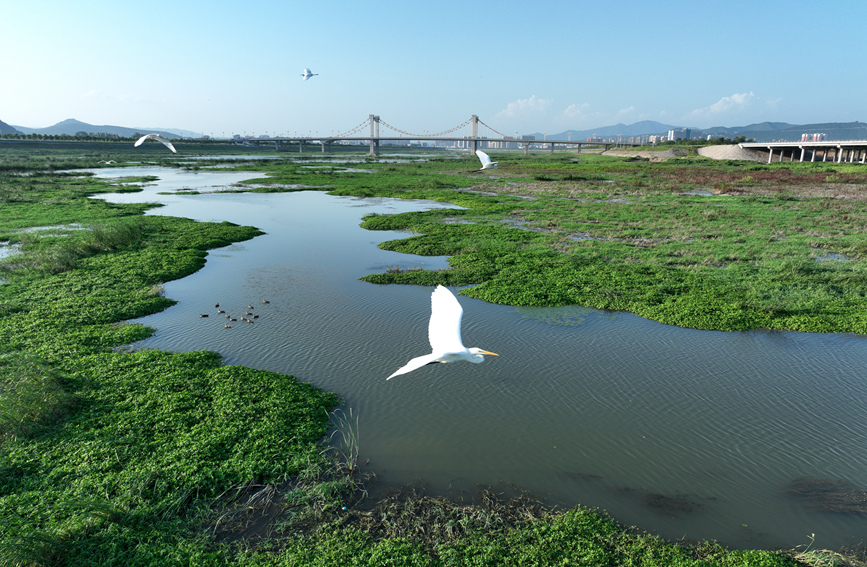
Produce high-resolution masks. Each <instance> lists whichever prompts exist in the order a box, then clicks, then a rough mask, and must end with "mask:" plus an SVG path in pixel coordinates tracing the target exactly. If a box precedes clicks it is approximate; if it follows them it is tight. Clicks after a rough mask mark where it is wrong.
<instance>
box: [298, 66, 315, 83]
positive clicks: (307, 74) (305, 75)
mask: <svg viewBox="0 0 867 567" xmlns="http://www.w3.org/2000/svg"><path fill="white" fill-rule="evenodd" d="M318 74H319V73H313V72H311V71H310V69H308V68H306V67H305V68H304V72H303V73H301V78H302V79H304V80H305V81H306V80H307V79H309V78H310V77H315V76H316V75H318Z"/></svg>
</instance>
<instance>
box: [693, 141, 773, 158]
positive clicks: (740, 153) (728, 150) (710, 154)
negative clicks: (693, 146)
mask: <svg viewBox="0 0 867 567" xmlns="http://www.w3.org/2000/svg"><path fill="white" fill-rule="evenodd" d="M762 153H764V157H763V156H762ZM698 155H700V156H704V157H707V158H711V159H743V160H749V161H768V153H767V152H754V151H753V150H745V149H744V148H742V147H740V146H738V145H726V146H705V147H703V148H699V149H698Z"/></svg>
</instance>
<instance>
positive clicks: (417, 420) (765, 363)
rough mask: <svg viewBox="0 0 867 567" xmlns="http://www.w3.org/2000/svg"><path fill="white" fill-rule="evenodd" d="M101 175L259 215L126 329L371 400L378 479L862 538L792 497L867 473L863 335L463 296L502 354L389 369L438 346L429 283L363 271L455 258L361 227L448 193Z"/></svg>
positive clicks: (788, 535)
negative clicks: (714, 327) (680, 322)
mask: <svg viewBox="0 0 867 567" xmlns="http://www.w3.org/2000/svg"><path fill="white" fill-rule="evenodd" d="M97 173H98V174H99V175H100V176H114V175H139V174H154V175H157V176H159V177H160V179H161V181H160V184H159V185H158V186H154V187H149V188H147V190H146V191H145V192H144V193H137V194H113V195H109V196H105V198H108V199H110V200H112V201H115V202H120V201H123V202H129V201H132V200H135V201H160V202H163V203H165V204H166V205H167V206H165V207H162V208H159V209H154V210H153V211H151V212H152V214H161V215H172V216H182V217H189V218H194V219H198V220H206V221H211V220H214V221H222V220H228V221H231V222H234V223H238V224H244V225H253V226H256V227H259V228H260V229H262V230H263V231H265V232H267V234H266V235H265V236H261V237H258V238H256V239H253V240H251V241H247V242H242V243H238V244H236V245H233V246H229V247H226V248H222V249H218V250H213V251H211V253H210V254H209V256H208V262H207V265H206V266H205V267H204V268H203V269H202V270H200V271H199V272H197V273H196V274H193V275H191V276H189V277H187V278H184V279H183V280H179V281H175V282H169V283H167V284H166V286H165V288H166V295H167V296H168V297H171V298H173V299H176V300H178V304H177V305H175V306H174V307H171V308H170V309H168V310H166V311H164V312H162V313H159V314H156V315H153V316H150V317H145V318H142V319H140V320H137V322H140V323H142V324H146V325H150V326H153V327H155V328H156V329H157V332H156V334H155V335H154V336H153V337H152V338H150V339H148V340H146V341H143V342H141V343H137V345H136V346H139V347H150V348H160V349H165V350H173V351H190V350H199V349H208V350H214V351H217V352H220V353H222V354H223V356H224V358H225V361H226V362H227V363H228V364H243V365H247V366H250V367H254V368H262V369H267V370H273V371H277V372H283V373H289V374H293V375H295V376H298V377H299V378H300V379H302V380H305V381H309V382H312V383H314V384H316V385H319V386H321V387H323V388H325V389H328V390H331V391H335V392H337V393H339V394H340V395H341V396H343V398H344V399H345V400H346V405H347V406H349V407H351V408H352V409H353V412H354V413H357V414H358V415H359V416H360V424H359V444H360V447H361V455H360V457H361V460H362V461H364V460H366V459H369V460H370V465H369V466H370V468H371V469H372V470H374V471H375V472H376V473H377V476H378V478H379V479H380V481H382V483H383V484H385V485H399V484H402V483H409V482H413V481H423V482H426V483H427V484H428V486H429V490H430V491H431V492H434V493H446V494H451V495H454V494H464V495H466V496H468V497H469V496H472V495H473V494H474V492H475V490H476V488H475V487H476V485H477V484H479V483H482V484H497V483H514V484H515V485H518V486H520V487H522V488H525V489H529V490H531V491H534V492H535V493H537V494H538V495H540V496H545V497H547V498H548V499H549V502H551V503H559V504H562V505H564V506H570V505H574V504H579V503H580V504H584V505H587V506H591V507H599V508H602V509H605V510H607V511H608V512H609V513H610V514H611V515H612V516H614V517H615V518H616V519H618V520H619V521H622V522H625V523H628V524H634V525H637V526H639V527H642V528H644V529H647V530H648V531H651V532H653V533H656V534H659V535H661V536H663V537H666V538H669V539H679V538H686V539H716V540H718V541H720V542H721V543H724V544H726V545H731V546H737V547H765V548H768V547H776V546H780V547H794V546H796V545H800V544H805V543H808V542H809V540H808V535H809V534H811V533H815V534H816V544H815V545H816V546H818V547H827V548H836V547H840V546H843V545H852V544H855V543H857V542H858V541H860V540H861V539H862V538H864V537H867V535H865V534H867V515H865V514H856V513H841V512H832V511H826V510H821V509H817V508H814V507H813V506H811V502H810V501H807V500H803V499H800V498H798V497H797V496H794V495H791V494H789V493H788V491H789V489H790V488H791V486H792V483H793V482H794V481H796V480H798V479H804V478H808V479H833V480H841V479H845V480H847V481H849V482H851V483H853V484H854V485H856V486H858V487H859V488H867V420H865V419H864V418H865V405H867V380H865V377H867V372H865V368H867V340H865V339H864V338H862V337H857V336H851V335H831V334H805V333H782V332H742V333H722V332H708V331H695V330H690V329H680V328H677V327H671V326H667V325H661V324H659V323H655V322H652V321H648V320H645V319H642V318H640V317H637V316H634V315H631V314H626V313H607V312H601V311H596V310H591V309H584V308H578V307H570V308H514V307H508V306H500V305H491V304H487V303H483V302H481V301H476V300H471V299H469V298H466V297H462V296H461V297H460V301H461V303H462V304H463V306H464V311H465V315H464V325H463V337H464V342H465V344H467V345H468V346H479V347H481V348H484V349H486V350H491V351H494V352H497V353H500V354H501V356H500V357H499V358H489V359H487V360H486V361H485V362H484V363H483V364H479V365H471V364H463V363H460V364H451V365H434V366H428V367H424V368H422V369H420V370H417V371H415V372H413V373H411V374H407V375H404V376H399V377H397V378H395V379H392V380H390V381H386V380H385V378H386V376H388V375H389V374H391V372H393V371H394V370H395V369H397V368H398V367H400V366H402V365H403V364H404V363H405V362H406V361H407V360H408V359H409V358H411V357H414V356H417V355H420V354H425V353H427V352H429V347H428V345H427V319H428V317H429V314H430V292H431V291H432V290H431V289H430V288H426V287H416V286H397V285H392V286H379V285H374V284H369V283H365V282H362V281H358V279H357V278H358V277H360V276H362V275H365V274H368V273H372V272H380V271H384V269H385V267H386V266H396V265H399V266H402V267H403V268H410V267H421V268H425V269H438V268H443V267H446V266H447V264H446V261H445V258H429V257H419V256H411V255H406V254H397V253H393V252H387V251H383V250H379V249H378V248H377V247H376V245H377V243H379V242H382V241H384V240H390V239H394V238H398V237H403V236H407V234H405V233H394V232H372V231H365V230H363V229H361V228H360V227H359V226H358V224H359V222H360V220H361V217H362V216H363V215H365V214H368V213H372V212H377V213H395V212H401V211H409V210H420V209H426V208H430V207H442V206H447V205H444V204H441V203H433V202H419V201H402V200H396V199H357V198H348V197H332V196H328V195H326V194H324V193H319V192H299V193H286V194H219V193H213V194H203V195H186V196H184V195H171V196H157V195H156V194H155V193H156V191H171V190H174V189H178V188H183V187H186V188H199V189H207V187H209V186H226V185H230V184H231V183H234V182H236V181H238V180H240V179H243V178H245V177H248V178H249V177H255V176H259V175H261V174H257V173H252V174H251V173H246V174H239V173H232V174H226V173H217V172H208V173H205V172H199V173H188V172H182V171H177V170H172V169H159V168H140V169H137V170H130V169H123V170H98V172H97ZM262 299H268V300H269V301H270V303H269V304H264V303H262ZM216 302H219V303H220V305H221V308H224V309H226V310H227V311H228V312H229V313H230V314H232V315H233V316H239V315H244V311H245V308H246V307H247V305H252V306H253V307H254V309H253V312H255V313H257V314H259V315H260V317H259V318H258V319H255V321H256V322H255V323H254V324H245V323H242V322H240V321H239V322H236V323H232V328H231V329H225V328H224V323H225V322H226V320H225V319H224V318H223V317H222V316H217V314H216V309H215V308H214V304H215V303H216ZM201 313H209V314H210V317H209V318H205V319H202V318H200V317H199V314H201Z"/></svg>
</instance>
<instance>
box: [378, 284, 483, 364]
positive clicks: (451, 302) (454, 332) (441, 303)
mask: <svg viewBox="0 0 867 567" xmlns="http://www.w3.org/2000/svg"><path fill="white" fill-rule="evenodd" d="M430 303H431V314H430V323H429V324H428V329H427V334H428V340H429V341H430V346H431V349H432V350H433V352H432V353H430V354H426V355H424V356H417V357H415V358H413V359H412V360H410V361H409V362H407V363H406V364H405V365H404V366H402V367H400V368H398V369H397V370H396V371H395V372H394V374H392V375H391V376H389V377H388V378H386V380H391V379H392V378H394V377H395V376H400V375H401V374H406V373H407V372H412V371H413V370H417V369H419V368H421V367H422V366H424V365H426V364H433V363H435V362H443V363H445V362H457V361H459V360H464V361H466V362H473V363H476V364H478V363H479V362H482V361H484V360H485V357H484V356H482V355H485V354H490V355H492V356H500V355H498V354H497V353H495V352H489V351H487V350H482V349H480V348H476V347H472V348H467V347H465V346H464V344H463V342H461V317H463V314H464V309H463V307H461V304H460V303H458V298H457V297H455V295H454V294H453V293H452V292H451V291H449V290H448V289H447V288H445V287H443V286H441V285H438V286H437V287H436V289H435V290H434V291H433V293H431V296H430Z"/></svg>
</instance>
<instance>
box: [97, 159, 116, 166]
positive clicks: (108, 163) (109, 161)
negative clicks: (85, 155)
mask: <svg viewBox="0 0 867 567" xmlns="http://www.w3.org/2000/svg"><path fill="white" fill-rule="evenodd" d="M99 163H104V164H105V165H111V164H113V163H114V160H113V159H110V160H108V161H105V160H100V161H99Z"/></svg>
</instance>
